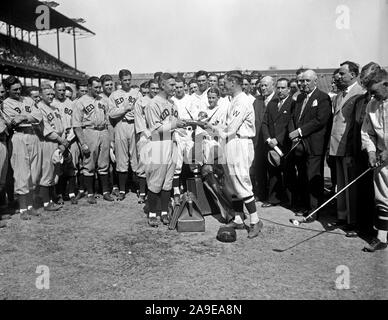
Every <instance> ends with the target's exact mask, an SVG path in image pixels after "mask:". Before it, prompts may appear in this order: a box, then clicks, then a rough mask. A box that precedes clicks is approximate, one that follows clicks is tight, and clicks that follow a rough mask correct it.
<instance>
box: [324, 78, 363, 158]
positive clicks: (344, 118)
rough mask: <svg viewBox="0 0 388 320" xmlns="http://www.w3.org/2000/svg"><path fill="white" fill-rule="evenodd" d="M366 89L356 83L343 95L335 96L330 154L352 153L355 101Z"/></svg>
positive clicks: (342, 154)
mask: <svg viewBox="0 0 388 320" xmlns="http://www.w3.org/2000/svg"><path fill="white" fill-rule="evenodd" d="M364 93H365V90H364V89H363V88H362V87H361V86H360V85H359V84H358V83H356V84H355V85H354V86H353V87H352V88H351V89H350V90H349V92H348V93H347V94H346V95H345V97H343V94H342V92H340V93H338V95H336V96H335V97H334V98H333V110H334V115H333V126H332V129H331V135H330V155H331V156H345V155H352V154H353V150H352V149H353V148H352V136H353V127H354V121H355V117H354V112H355V102H356V100H357V98H358V97H360V96H361V95H363V94H364Z"/></svg>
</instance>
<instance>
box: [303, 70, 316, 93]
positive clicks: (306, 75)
mask: <svg viewBox="0 0 388 320" xmlns="http://www.w3.org/2000/svg"><path fill="white" fill-rule="evenodd" d="M317 81H318V77H317V74H316V73H315V71H314V70H311V69H309V70H306V71H305V72H303V75H302V79H301V88H300V89H301V91H302V92H304V93H307V94H309V93H310V92H313V91H314V89H315V88H316V87H317Z"/></svg>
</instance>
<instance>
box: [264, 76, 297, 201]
mask: <svg viewBox="0 0 388 320" xmlns="http://www.w3.org/2000/svg"><path fill="white" fill-rule="evenodd" d="M276 89H277V97H276V98H275V99H272V100H271V101H270V102H269V103H268V106H267V110H266V112H265V114H264V118H263V124H262V131H263V138H264V141H265V143H266V145H267V151H268V150H274V151H275V152H277V151H276V150H280V151H281V154H279V155H280V156H281V155H282V154H283V155H285V154H286V153H287V152H288V151H289V150H290V148H291V140H290V138H289V137H288V124H289V122H290V119H291V115H292V109H293V106H294V101H293V99H292V95H290V89H291V88H290V81H289V80H288V79H286V78H280V79H279V80H278V81H277V84H276ZM276 147H277V148H279V149H277V148H276ZM274 151H272V152H274ZM266 154H267V152H266ZM268 177H269V185H268V191H269V192H268V194H269V195H268V202H266V203H263V204H262V207H263V208H267V207H271V206H276V205H278V204H280V203H281V202H282V201H283V200H285V197H286V196H287V198H288V200H289V204H290V206H292V203H293V201H292V200H293V199H292V198H293V195H292V194H293V188H292V187H293V186H294V183H295V178H296V176H295V167H293V166H292V165H290V161H285V162H284V163H282V164H281V166H278V167H274V166H272V165H271V164H268Z"/></svg>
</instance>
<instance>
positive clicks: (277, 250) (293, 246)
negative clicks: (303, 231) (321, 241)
mask: <svg viewBox="0 0 388 320" xmlns="http://www.w3.org/2000/svg"><path fill="white" fill-rule="evenodd" d="M325 232H327V231H326V230H323V231H321V232H319V233H317V234H314V235H313V236H311V237H308V238H307V239H304V240H302V241H299V242H298V243H295V244H294V245H292V246H290V247H288V248H286V249H272V251H275V252H285V251H287V250H290V249H292V248H295V247H296V246H299V245H300V244H302V243H303V242H306V241H309V240H311V239H313V238H315V237H318V236H319V235H321V234H322V233H325Z"/></svg>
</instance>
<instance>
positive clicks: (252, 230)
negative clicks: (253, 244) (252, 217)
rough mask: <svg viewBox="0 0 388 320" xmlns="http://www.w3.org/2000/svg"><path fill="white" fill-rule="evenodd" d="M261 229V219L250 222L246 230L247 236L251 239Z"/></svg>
mask: <svg viewBox="0 0 388 320" xmlns="http://www.w3.org/2000/svg"><path fill="white" fill-rule="evenodd" d="M261 229H263V222H262V221H261V220H260V221H259V222H258V223H255V224H251V226H250V227H249V231H248V238H249V239H252V238H255V237H257V236H258V235H259V233H260V232H261Z"/></svg>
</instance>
